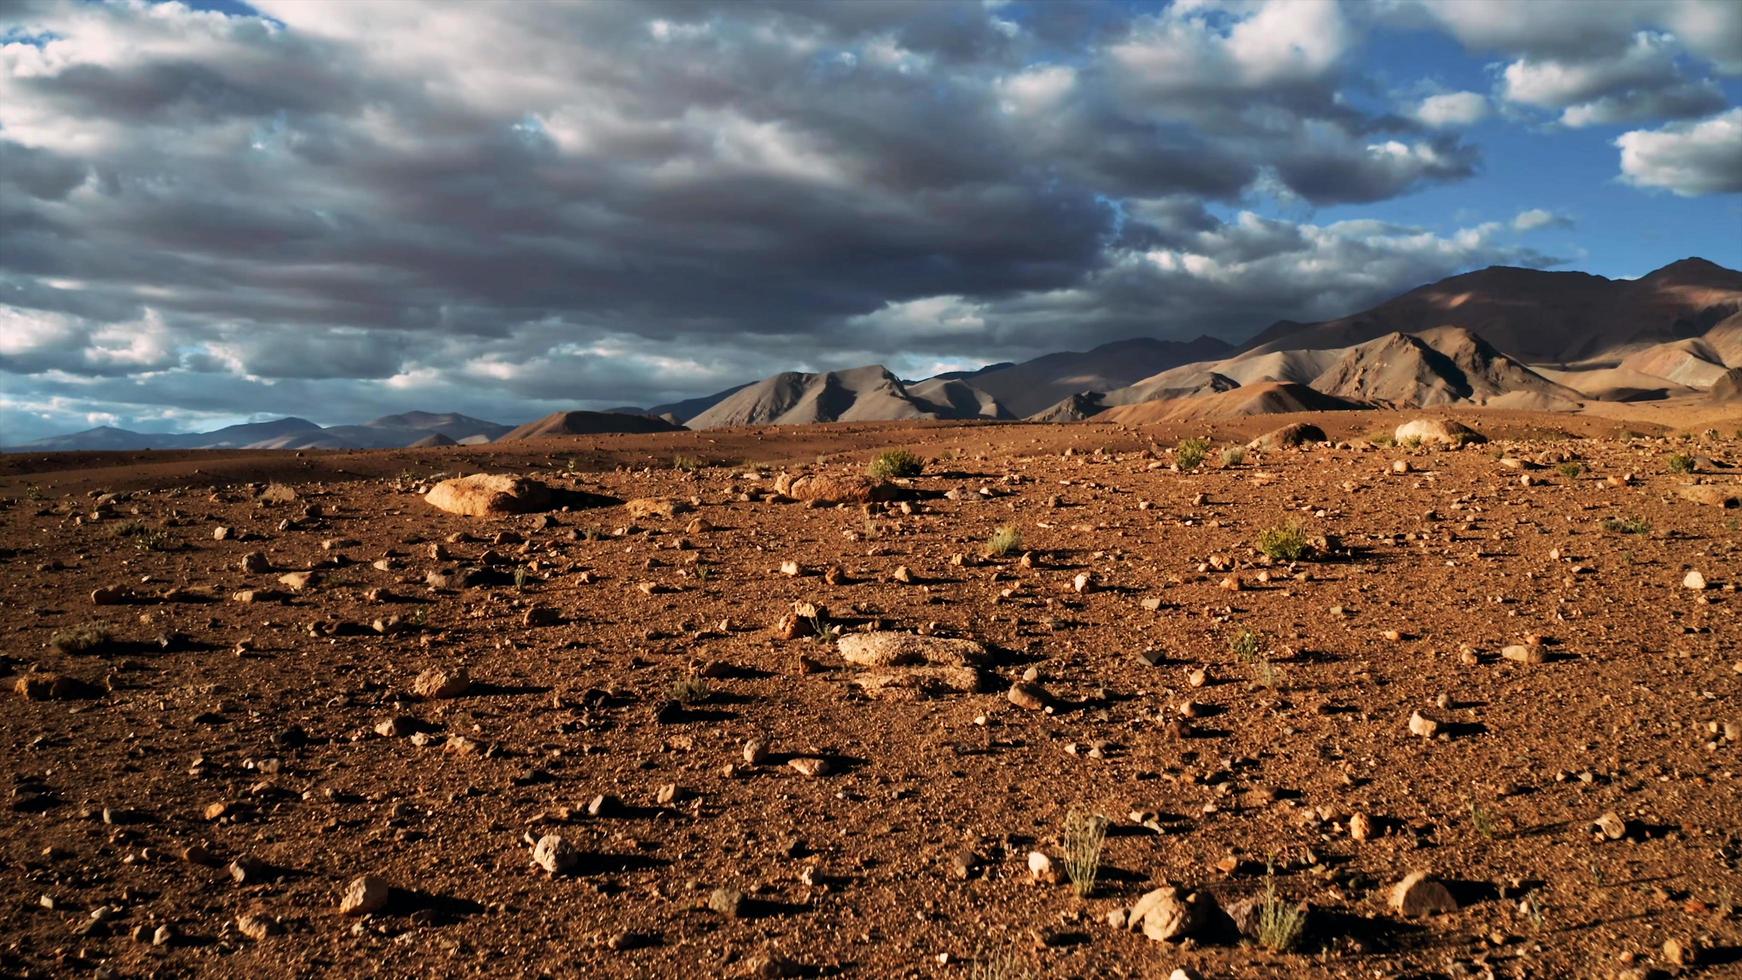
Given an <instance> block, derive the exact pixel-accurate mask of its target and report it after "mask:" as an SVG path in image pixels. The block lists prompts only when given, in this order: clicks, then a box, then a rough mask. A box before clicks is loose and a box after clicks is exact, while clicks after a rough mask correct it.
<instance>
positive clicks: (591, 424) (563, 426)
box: [496, 412, 683, 442]
mask: <svg viewBox="0 0 1742 980" xmlns="http://www.w3.org/2000/svg"><path fill="white" fill-rule="evenodd" d="M682 428H683V426H681V425H673V424H671V423H670V422H667V421H665V420H664V419H654V418H648V417H647V416H645V415H624V414H621V413H618V412H557V413H555V414H553V415H546V416H545V417H544V418H541V419H539V420H538V421H536V422H528V423H526V424H525V425H523V426H520V427H519V428H517V429H514V430H512V431H510V432H508V433H507V434H506V435H503V436H501V437H500V438H498V439H497V440H496V441H497V442H515V441H518V440H521V439H543V438H547V437H550V436H595V435H606V434H609V433H613V432H676V431H678V430H680V429H682Z"/></svg>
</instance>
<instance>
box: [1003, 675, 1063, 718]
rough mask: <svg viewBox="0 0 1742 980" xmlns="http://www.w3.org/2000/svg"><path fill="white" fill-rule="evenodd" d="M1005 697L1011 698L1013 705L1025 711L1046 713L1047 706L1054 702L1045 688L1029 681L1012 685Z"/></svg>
mask: <svg viewBox="0 0 1742 980" xmlns="http://www.w3.org/2000/svg"><path fill="white" fill-rule="evenodd" d="M1005 696H1006V697H1007V698H1009V700H1010V703H1011V704H1014V705H1016V706H1017V707H1018V708H1021V709H1023V710H1024V711H1044V710H1046V706H1047V705H1048V704H1050V703H1051V702H1052V698H1051V696H1050V695H1048V694H1047V692H1046V689H1045V688H1043V687H1041V686H1040V685H1039V684H1033V683H1030V682H1028V681H1017V682H1016V683H1014V684H1012V685H1010V690H1009V692H1008V693H1007V694H1006V695H1005Z"/></svg>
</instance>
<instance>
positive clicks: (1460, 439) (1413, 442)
mask: <svg viewBox="0 0 1742 980" xmlns="http://www.w3.org/2000/svg"><path fill="white" fill-rule="evenodd" d="M1466 438H1468V437H1467V436H1465V435H1464V434H1462V433H1459V434H1458V436H1457V442H1456V445H1459V446H1462V445H1463V444H1464V439H1466ZM1397 445H1399V446H1401V447H1403V448H1404V449H1420V448H1421V436H1405V437H1403V438H1402V439H1400V440H1398V441H1397Z"/></svg>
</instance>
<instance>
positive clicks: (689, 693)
mask: <svg viewBox="0 0 1742 980" xmlns="http://www.w3.org/2000/svg"><path fill="white" fill-rule="evenodd" d="M712 694H713V691H712V690H711V689H710V688H709V687H708V679H707V678H706V677H680V678H678V679H677V680H675V681H672V682H671V699H672V700H673V701H682V702H683V703H684V704H699V703H701V702H703V701H706V700H707V699H708V697H709V696H710V695H712Z"/></svg>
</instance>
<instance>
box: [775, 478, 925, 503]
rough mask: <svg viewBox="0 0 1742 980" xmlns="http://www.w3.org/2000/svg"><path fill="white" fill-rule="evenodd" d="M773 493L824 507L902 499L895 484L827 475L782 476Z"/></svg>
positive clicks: (776, 479) (899, 489)
mask: <svg viewBox="0 0 1742 980" xmlns="http://www.w3.org/2000/svg"><path fill="white" fill-rule="evenodd" d="M774 492H776V493H778V494H780V495H781V496H783V497H791V498H792V499H793V500H803V501H816V502H817V503H824V504H868V503H873V502H878V501H885V500H895V499H898V498H899V497H900V496H901V488H900V487H897V486H895V485H894V484H892V483H886V482H884V481H882V480H873V479H871V478H870V477H868V476H856V475H845V476H831V475H828V474H816V475H811V476H793V475H792V474H790V473H782V474H780V476H778V477H776V478H775V481H774Z"/></svg>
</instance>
